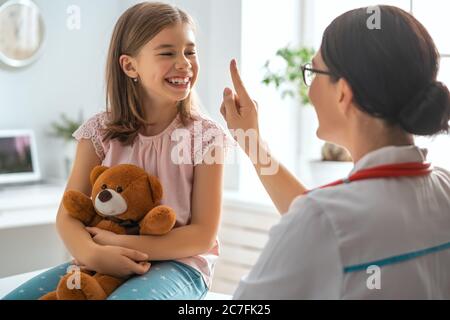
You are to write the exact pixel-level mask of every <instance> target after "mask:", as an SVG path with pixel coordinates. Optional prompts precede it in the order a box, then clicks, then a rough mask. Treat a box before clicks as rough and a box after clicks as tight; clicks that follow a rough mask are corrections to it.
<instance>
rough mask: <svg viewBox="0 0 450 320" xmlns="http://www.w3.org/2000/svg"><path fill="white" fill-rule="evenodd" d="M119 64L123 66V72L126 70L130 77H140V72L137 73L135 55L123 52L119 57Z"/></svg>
mask: <svg viewBox="0 0 450 320" xmlns="http://www.w3.org/2000/svg"><path fill="white" fill-rule="evenodd" d="M119 64H120V66H121V67H122V70H123V72H125V74H126V75H127V76H128V77H130V78H133V79H136V78H138V77H139V74H138V73H137V63H136V59H134V58H133V57H130V56H128V55H126V54H123V55H121V56H120V58H119Z"/></svg>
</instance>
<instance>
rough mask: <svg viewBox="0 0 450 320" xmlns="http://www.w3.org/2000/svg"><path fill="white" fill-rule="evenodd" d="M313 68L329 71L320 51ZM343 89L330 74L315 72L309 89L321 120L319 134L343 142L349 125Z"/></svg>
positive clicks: (330, 139) (324, 137) (313, 62)
mask: <svg viewBox="0 0 450 320" xmlns="http://www.w3.org/2000/svg"><path fill="white" fill-rule="evenodd" d="M312 67H313V69H318V70H322V71H328V68H327V66H326V65H325V63H324V61H323V59H322V56H321V54H320V51H319V52H318V53H317V54H316V56H315V57H314V59H313V61H312ZM341 94H342V92H341V90H340V88H339V83H333V81H332V80H331V78H330V76H328V75H323V74H315V78H314V80H313V81H312V83H311V87H310V89H309V98H310V100H311V103H312V104H313V106H314V108H315V110H316V113H317V117H318V120H319V128H318V129H317V136H318V137H319V138H320V139H322V140H326V141H330V142H334V143H337V144H342V143H343V140H344V136H345V128H346V126H347V121H346V118H345V116H344V114H343V112H342V108H341V107H340V104H341V102H340V101H341Z"/></svg>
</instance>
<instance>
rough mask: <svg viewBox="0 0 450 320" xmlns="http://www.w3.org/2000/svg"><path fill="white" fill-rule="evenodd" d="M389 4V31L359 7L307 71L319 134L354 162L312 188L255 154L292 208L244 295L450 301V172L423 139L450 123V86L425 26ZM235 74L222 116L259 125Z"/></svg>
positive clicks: (284, 208) (268, 184)
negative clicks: (370, 22)
mask: <svg viewBox="0 0 450 320" xmlns="http://www.w3.org/2000/svg"><path fill="white" fill-rule="evenodd" d="M379 8H380V10H381V30H370V29H368V27H367V19H368V18H369V15H368V13H367V9H366V8H362V9H356V10H353V11H350V12H347V13H345V14H343V15H341V16H340V17H338V18H337V19H335V20H334V21H333V22H332V23H331V24H330V25H329V27H328V28H327V29H326V31H325V33H324V35H323V41H322V45H321V48H320V52H319V53H318V54H317V55H316V56H315V57H314V59H313V61H312V65H307V66H304V67H303V68H302V72H303V74H304V80H305V83H306V84H307V85H309V86H310V91H309V96H310V98H311V101H312V104H313V105H314V107H315V110H316V112H317V116H318V119H319V128H318V130H317V135H318V136H319V137H320V138H321V139H323V140H327V141H331V142H334V143H336V144H339V145H342V146H344V147H345V148H346V149H348V150H349V152H350V153H351V155H352V158H353V160H354V168H353V170H352V172H351V173H350V174H349V177H348V178H347V179H344V181H337V182H336V183H333V184H332V185H330V186H326V187H324V188H318V189H315V190H312V191H311V190H309V191H308V190H307V189H306V187H305V186H303V185H302V184H301V182H299V181H298V180H297V179H296V178H295V177H294V176H292V175H291V174H290V173H289V172H288V171H287V170H286V169H285V168H284V167H283V166H282V165H281V164H280V169H279V170H278V172H277V173H276V174H273V175H263V174H261V168H262V165H261V164H260V163H255V169H256V172H257V173H258V175H259V176H260V179H261V181H262V183H263V185H264V187H265V188H266V190H267V192H268V193H269V195H270V197H271V199H272V201H273V202H274V204H275V205H276V207H277V208H278V210H279V212H280V213H281V214H282V216H283V217H282V219H281V221H280V223H279V224H278V225H276V226H274V227H273V228H272V229H271V231H270V233H269V235H270V237H269V241H268V243H267V245H266V247H265V249H264V250H263V252H262V254H261V256H260V258H259V260H258V261H257V263H256V265H255V266H254V267H253V269H252V270H251V272H250V274H249V275H248V276H246V277H244V278H243V279H242V280H241V282H240V284H239V287H238V288H237V290H236V292H235V294H234V298H235V299H415V298H418V299H450V173H449V172H448V171H446V170H444V169H440V168H435V167H432V166H431V167H430V165H429V164H428V163H427V162H426V155H427V151H426V150H424V149H420V148H418V147H417V146H415V144H414V138H413V135H422V136H431V135H435V134H437V133H441V132H448V130H449V119H450V95H449V91H448V89H447V87H446V86H445V85H444V84H443V83H441V82H437V81H436V75H437V73H438V64H439V56H438V52H437V49H436V46H435V44H434V42H433V40H432V39H431V37H430V35H429V34H428V32H427V31H426V30H425V28H424V27H423V26H422V24H420V23H419V22H418V21H417V20H416V19H415V18H414V17H413V16H411V15H410V14H409V13H407V12H405V11H403V10H401V9H398V8H396V7H390V6H380V7H379ZM231 74H232V79H233V83H234V88H235V91H236V93H233V92H232V90H231V89H228V88H227V89H225V92H224V102H223V104H222V108H221V112H222V115H223V116H224V118H225V119H226V121H227V124H228V127H229V129H243V130H249V129H250V130H255V131H256V132H258V133H259V131H258V120H257V105H256V103H255V102H253V100H252V99H251V98H250V96H249V95H248V93H247V91H246V89H245V87H244V84H243V83H242V81H241V79H240V77H239V73H238V70H237V67H236V62H235V61H233V62H232V64H231ZM258 140H260V141H262V140H261V139H260V138H259V139H258ZM240 143H241V142H240ZM241 147H242V148H243V149H244V151H246V152H247V154H248V155H249V152H250V151H249V150H248V148H246V146H245V145H244V144H243V143H241ZM449 147H450V146H449ZM258 151H259V152H260V153H263V154H264V155H266V156H269V157H270V154H269V151H268V150H267V149H266V148H265V147H264V146H263V144H262V143H260V144H259V149H258ZM271 161H276V160H274V159H273V158H272V160H271Z"/></svg>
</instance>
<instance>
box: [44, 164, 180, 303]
mask: <svg viewBox="0 0 450 320" xmlns="http://www.w3.org/2000/svg"><path fill="white" fill-rule="evenodd" d="M90 181H91V185H92V194H91V198H89V197H88V196H86V195H85V194H82V193H80V192H78V191H67V192H65V194H64V197H63V205H64V207H65V209H66V210H67V211H68V213H69V215H70V216H71V217H73V218H75V219H78V220H80V221H81V222H83V223H84V224H85V225H86V226H91V227H97V228H101V229H105V230H108V231H112V232H115V233H118V234H125V233H126V229H125V228H124V227H122V226H120V225H119V224H118V223H117V222H113V221H111V220H107V219H105V216H104V215H103V214H102V213H101V212H100V211H99V210H98V208H95V203H96V199H97V196H99V194H100V193H101V192H102V191H104V190H103V189H105V186H106V189H107V191H110V192H109V193H110V194H114V195H113V197H116V198H117V197H122V198H123V200H125V202H126V211H125V212H123V213H121V214H119V215H116V216H115V217H114V219H120V220H122V221H126V220H132V221H136V222H139V226H140V231H139V234H141V235H164V234H166V233H168V232H169V231H170V230H172V228H173V227H174V225H175V222H176V215H175V212H174V210H173V209H171V208H169V207H167V206H162V205H159V203H160V201H161V199H162V196H163V190H162V186H161V183H160V182H159V180H158V178H156V177H154V176H151V175H149V174H147V172H145V170H143V169H141V168H139V167H137V166H134V165H129V164H122V165H118V166H114V167H112V168H107V167H104V166H97V167H95V168H94V169H93V170H92V172H91V175H90ZM102 187H103V188H102ZM118 188H119V189H118ZM120 188H121V189H122V191H121V192H119V191H120ZM99 197H100V196H99ZM78 276H79V277H80V284H81V288H80V289H69V286H68V285H67V284H68V283H69V282H70V281H71V280H72V279H73V277H74V274H73V273H69V274H66V275H65V276H64V277H63V278H61V280H60V282H59V284H58V287H57V288H56V291H54V292H51V293H48V294H46V295H45V296H43V297H41V300H104V299H106V298H107V297H108V296H109V295H110V294H111V293H112V292H113V291H114V290H115V289H116V288H118V287H119V286H120V285H121V284H122V283H123V282H124V281H126V280H127V279H118V278H114V277H111V276H107V275H102V274H99V273H95V272H86V271H82V272H81V273H79V274H78Z"/></svg>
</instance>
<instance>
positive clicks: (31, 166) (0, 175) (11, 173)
mask: <svg viewBox="0 0 450 320" xmlns="http://www.w3.org/2000/svg"><path fill="white" fill-rule="evenodd" d="M40 179H41V173H40V170H39V164H38V157H37V147H36V139H35V136H34V133H33V131H32V130H0V184H11V183H24V182H35V181H39V180H40Z"/></svg>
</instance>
